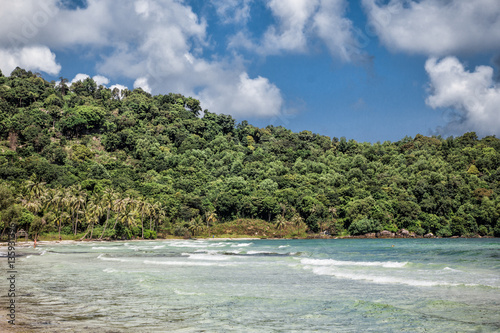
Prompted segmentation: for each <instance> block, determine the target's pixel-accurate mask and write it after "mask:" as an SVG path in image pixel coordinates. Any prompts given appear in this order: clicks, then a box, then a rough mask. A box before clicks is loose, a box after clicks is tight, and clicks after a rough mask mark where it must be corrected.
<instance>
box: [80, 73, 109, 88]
mask: <svg viewBox="0 0 500 333" xmlns="http://www.w3.org/2000/svg"><path fill="white" fill-rule="evenodd" d="M89 77H90V76H89V75H87V74H82V73H78V74H76V75H75V77H74V78H73V80H71V84H73V83H75V82H78V81H82V82H83V81H85V80H86V79H88V78H89ZM92 80H94V82H95V83H96V84H97V86H100V85H104V86H105V85H106V84H108V83H109V79H108V78H107V77H105V76H102V75H95V76H93V77H92Z"/></svg>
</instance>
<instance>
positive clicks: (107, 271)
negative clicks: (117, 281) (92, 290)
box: [102, 268, 118, 273]
mask: <svg viewBox="0 0 500 333" xmlns="http://www.w3.org/2000/svg"><path fill="white" fill-rule="evenodd" d="M102 271H103V272H106V273H116V272H118V271H117V270H116V269H114V268H105V269H103V270H102Z"/></svg>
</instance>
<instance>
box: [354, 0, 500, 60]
mask: <svg viewBox="0 0 500 333" xmlns="http://www.w3.org/2000/svg"><path fill="white" fill-rule="evenodd" d="M363 5H364V7H365V9H366V12H367V15H368V20H369V26H370V27H371V28H370V29H371V30H374V32H375V33H376V34H377V35H378V36H379V38H380V40H381V41H382V42H383V43H384V44H385V45H386V46H388V47H389V48H392V49H394V50H399V51H405V52H410V53H421V54H427V55H433V56H445V55H450V54H457V53H477V52H482V51H488V50H490V51H491V50H497V51H498V50H500V2H499V1H498V0H474V1H463V0H448V1H441V0H420V1H414V0H391V1H390V2H389V3H388V4H385V5H382V4H380V1H376V0H363Z"/></svg>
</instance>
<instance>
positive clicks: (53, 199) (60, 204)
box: [48, 189, 70, 240]
mask: <svg viewBox="0 0 500 333" xmlns="http://www.w3.org/2000/svg"><path fill="white" fill-rule="evenodd" d="M69 204H70V201H69V198H68V197H67V196H66V193H65V192H64V191H63V190H62V189H56V190H53V191H52V192H51V194H50V201H48V205H49V206H51V207H52V208H53V209H54V210H55V214H56V216H57V224H58V229H59V240H61V227H62V223H63V219H64V218H66V217H69V214H67V213H66V212H65V209H66V208H68V207H69Z"/></svg>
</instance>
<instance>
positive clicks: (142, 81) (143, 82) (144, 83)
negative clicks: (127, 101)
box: [134, 77, 151, 93]
mask: <svg viewBox="0 0 500 333" xmlns="http://www.w3.org/2000/svg"><path fill="white" fill-rule="evenodd" d="M136 88H141V89H142V90H144V91H145V92H148V93H151V88H150V87H149V84H148V78H147V77H140V78H138V79H137V80H135V82H134V89H136Z"/></svg>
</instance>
